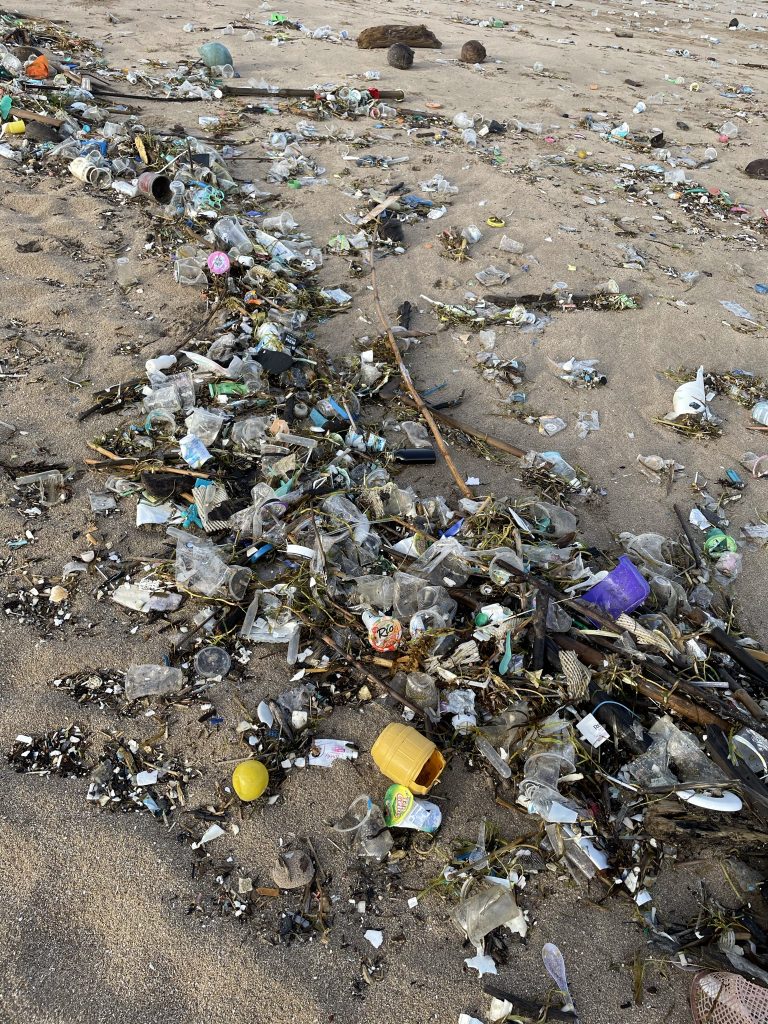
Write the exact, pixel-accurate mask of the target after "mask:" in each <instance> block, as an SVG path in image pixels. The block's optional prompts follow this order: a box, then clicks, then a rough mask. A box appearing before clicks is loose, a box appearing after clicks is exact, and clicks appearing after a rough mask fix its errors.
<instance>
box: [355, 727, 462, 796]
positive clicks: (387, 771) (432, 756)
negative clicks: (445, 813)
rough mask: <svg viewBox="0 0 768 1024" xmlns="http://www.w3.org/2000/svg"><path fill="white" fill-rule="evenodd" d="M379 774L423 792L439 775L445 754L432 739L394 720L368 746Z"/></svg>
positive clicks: (414, 790) (420, 793)
mask: <svg viewBox="0 0 768 1024" xmlns="http://www.w3.org/2000/svg"><path fill="white" fill-rule="evenodd" d="M371 757H372V758H373V760H374V761H375V762H376V765H377V767H378V769H379V771H380V772H381V774H382V775H386V777H387V778H388V779H391V780H392V781H393V782H397V783H399V784H400V785H401V786H407V787H408V789H410V790H411V792H412V793H416V794H418V795H421V796H423V795H424V794H425V793H428V792H429V791H430V789H431V788H432V786H434V784H435V783H436V782H437V780H438V779H439V778H440V775H441V773H442V771H443V768H445V758H444V757H443V755H442V754H441V753H440V751H439V750H438V749H437V747H436V746H435V744H434V743H433V742H432V740H428V739H427V737H426V736H422V735H421V733H420V732H416V730H415V729H414V728H413V727H412V726H410V725H404V724H402V723H401V722H393V723H392V725H388V726H387V727H386V729H385V730H384V731H383V732H382V733H381V735H380V736H379V738H378V739H377V740H376V742H375V743H374V744H373V746H372V747H371Z"/></svg>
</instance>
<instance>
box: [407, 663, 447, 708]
mask: <svg viewBox="0 0 768 1024" xmlns="http://www.w3.org/2000/svg"><path fill="white" fill-rule="evenodd" d="M405 696H406V697H407V698H408V700H409V701H411V703H412V704H416V705H418V706H419V707H420V708H424V710H425V711H426V710H428V709H431V710H436V709H437V704H438V700H439V699H440V694H439V692H438V689H437V685H436V684H435V680H434V678H433V677H432V676H430V675H428V674H427V673H426V672H409V673H408V675H407V676H406V681H405Z"/></svg>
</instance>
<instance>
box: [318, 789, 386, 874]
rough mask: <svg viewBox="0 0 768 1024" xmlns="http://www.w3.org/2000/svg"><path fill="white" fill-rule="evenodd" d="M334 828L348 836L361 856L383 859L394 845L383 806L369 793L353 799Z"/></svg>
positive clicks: (353, 847)
mask: <svg viewBox="0 0 768 1024" xmlns="http://www.w3.org/2000/svg"><path fill="white" fill-rule="evenodd" d="M333 828H334V831H336V832H341V833H342V835H345V836H346V838H347V840H348V841H349V843H350V844H351V846H352V849H353V850H354V851H355V852H356V853H357V855H358V856H359V857H368V858H370V859H371V860H377V861H382V860H384V859H385V857H387V855H388V854H389V851H390V850H391V849H392V846H393V845H394V840H393V839H392V833H391V832H390V831H389V830H388V829H387V827H386V822H385V821H384V815H383V814H382V811H381V808H380V807H379V806H378V804H375V803H374V802H373V800H371V798H370V797H369V796H368V794H367V793H363V794H362V795H361V796H359V797H357V799H355V800H353V801H352V803H351V804H350V805H349V808H348V810H347V812H346V814H345V815H344V817H343V818H341V820H340V821H337V822H336V824H335V825H334V826H333Z"/></svg>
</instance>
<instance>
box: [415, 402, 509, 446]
mask: <svg viewBox="0 0 768 1024" xmlns="http://www.w3.org/2000/svg"><path fill="white" fill-rule="evenodd" d="M403 401H404V402H405V403H406V404H407V405H413V406H415V407H416V408H417V409H418V408H419V407H418V405H417V404H416V402H414V401H413V400H412V399H411V398H409V397H408V396H407V395H404V396H403ZM430 415H431V416H433V417H434V419H435V420H438V421H439V422H440V423H444V424H445V426H446V427H451V428H452V429H453V430H460V431H461V433H462V434H466V435H467V437H474V438H476V439H477V440H478V441H482V442H483V443H484V444H487V445H490V447H491V448H498V450H499V451H500V452H506V453H507V455H514V456H515V457H516V458H518V459H522V458H525V455H526V452H524V451H523V449H522V448H516V447H515V446H514V445H513V444H509V443H508V442H507V441H502V440H501V439H500V438H498V437H492V436H491V435H490V434H485V433H484V432H483V431H482V430H475V428H474V427H468V426H467V424H466V423H460V422H459V420H455V419H454V418H453V417H452V416H446V415H445V413H442V412H438V411H437V410H436V409H430Z"/></svg>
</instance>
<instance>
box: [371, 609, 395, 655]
mask: <svg viewBox="0 0 768 1024" xmlns="http://www.w3.org/2000/svg"><path fill="white" fill-rule="evenodd" d="M402 635H403V627H402V626H401V625H400V622H399V621H398V620H397V619H392V618H390V617H389V616H387V615H383V616H382V617H381V618H380V619H376V620H375V621H374V622H372V623H371V625H370V626H369V627H368V641H369V643H370V645H371V647H372V648H373V649H374V651H394V649H395V648H396V647H397V645H398V644H399V643H400V637H401V636H402Z"/></svg>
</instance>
